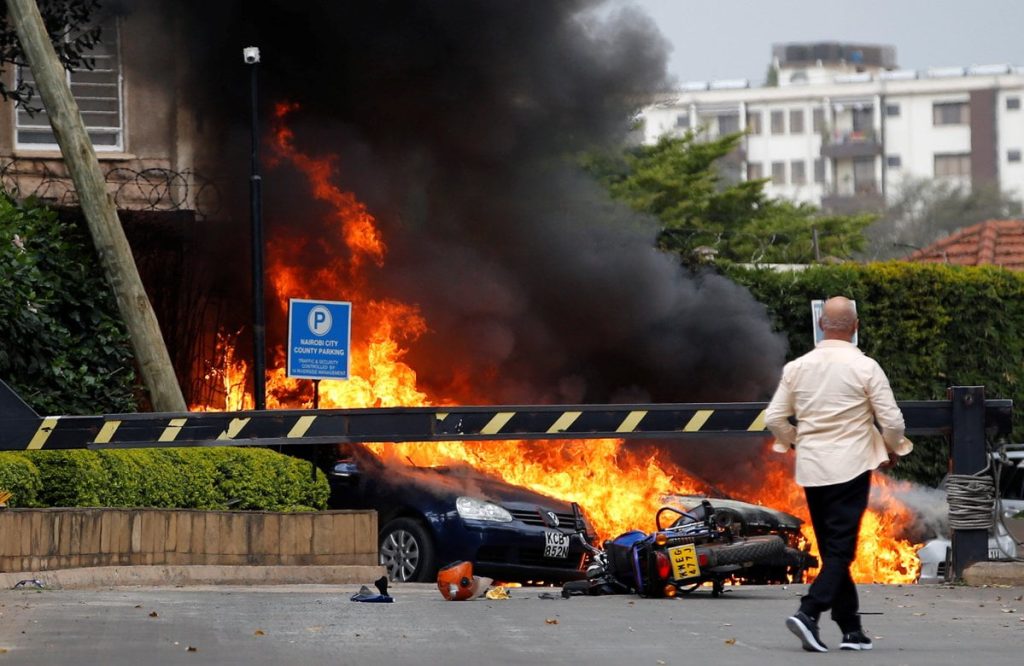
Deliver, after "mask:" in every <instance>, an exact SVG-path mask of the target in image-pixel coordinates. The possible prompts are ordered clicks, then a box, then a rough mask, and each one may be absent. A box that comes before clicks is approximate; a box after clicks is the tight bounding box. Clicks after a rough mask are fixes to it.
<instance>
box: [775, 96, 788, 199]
mask: <svg viewBox="0 0 1024 666" xmlns="http://www.w3.org/2000/svg"><path fill="white" fill-rule="evenodd" d="M779 113H782V112H781V111H780V112H779ZM785 184H786V163H785V162H772V185H785Z"/></svg>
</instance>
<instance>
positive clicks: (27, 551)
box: [0, 509, 377, 571]
mask: <svg viewBox="0 0 1024 666" xmlns="http://www.w3.org/2000/svg"><path fill="white" fill-rule="evenodd" d="M159 564H170V565H195V564H218V565H266V566H270V565H330V564H358V565H376V564H377V513H376V512H374V511H321V512H316V513H270V512H263V511H191V510H170V509H6V510H3V511H0V571H45V570H48V569H67V568H75V567H96V566H113V565H159Z"/></svg>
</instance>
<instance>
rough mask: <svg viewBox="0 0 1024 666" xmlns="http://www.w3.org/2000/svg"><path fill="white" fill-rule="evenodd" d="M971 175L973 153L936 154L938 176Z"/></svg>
mask: <svg viewBox="0 0 1024 666" xmlns="http://www.w3.org/2000/svg"><path fill="white" fill-rule="evenodd" d="M970 175H971V154H970V153H950V154H938V153H937V154H936V155H935V177H936V178H962V177H965V176H966V177H970Z"/></svg>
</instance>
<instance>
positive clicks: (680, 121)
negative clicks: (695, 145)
mask: <svg viewBox="0 0 1024 666" xmlns="http://www.w3.org/2000/svg"><path fill="white" fill-rule="evenodd" d="M676 127H679V128H682V129H689V128H690V114H688V113H680V114H679V115H678V116H676Z"/></svg>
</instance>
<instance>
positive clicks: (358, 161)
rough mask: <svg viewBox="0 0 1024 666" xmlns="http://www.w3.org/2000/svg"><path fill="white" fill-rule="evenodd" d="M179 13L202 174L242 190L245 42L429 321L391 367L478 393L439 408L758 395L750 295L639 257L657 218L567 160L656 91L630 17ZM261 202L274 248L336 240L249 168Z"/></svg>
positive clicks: (757, 339)
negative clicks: (205, 168) (633, 208)
mask: <svg viewBox="0 0 1024 666" xmlns="http://www.w3.org/2000/svg"><path fill="white" fill-rule="evenodd" d="M179 4H180V7H181V11H182V17H181V21H182V25H183V26H184V27H185V29H184V30H183V33H184V34H185V35H186V37H187V39H188V40H189V43H188V56H187V57H188V58H189V59H190V62H191V66H192V70H193V72H194V75H195V79H194V81H195V84H194V88H193V90H192V97H191V99H188V100H183V103H188V104H190V105H191V106H192V107H193V108H194V113H195V116H196V118H197V119H198V120H199V121H200V122H201V123H203V126H204V127H205V128H206V132H207V137H208V141H207V148H208V149H209V150H208V151H207V152H208V153H209V155H211V156H213V161H214V162H215V163H216V167H217V168H218V169H220V170H222V171H224V172H233V173H236V174H239V182H241V183H243V184H244V182H245V181H244V176H243V175H242V174H246V173H247V163H246V160H247V158H248V152H247V151H248V144H247V141H248V134H247V133H248V127H249V124H248V123H249V116H248V98H247V95H248V93H249V87H248V83H249V79H248V72H247V70H246V69H245V67H246V66H245V65H244V64H243V63H242V58H241V49H242V48H243V47H245V46H250V45H256V46H259V47H260V49H261V52H262V63H261V64H260V85H261V99H262V102H263V104H262V108H261V112H262V113H263V117H264V118H266V116H267V113H268V111H269V107H270V105H271V104H272V103H273V102H276V101H290V102H296V103H298V104H300V105H301V110H300V111H298V112H296V113H295V114H294V115H293V117H292V118H291V119H290V120H289V124H290V126H291V127H292V129H293V130H294V131H295V134H296V143H297V145H299V147H300V148H302V149H303V150H306V151H309V152H311V153H314V154H324V153H332V154H336V155H338V160H339V161H338V182H339V184H340V185H341V186H342V187H344V188H345V189H347V190H351V191H353V192H355V194H356V195H357V196H358V197H359V198H360V199H361V200H363V201H364V202H366V204H367V206H368V207H369V209H370V211H372V212H373V214H374V215H375V216H376V217H377V219H378V222H379V224H380V226H381V228H382V230H383V235H384V238H385V240H386V242H387V244H388V246H389V252H388V255H387V258H386V262H385V265H384V266H383V267H382V268H380V269H373V273H372V275H371V283H372V285H373V289H374V291H375V293H377V294H378V295H390V296H392V297H395V298H399V299H401V300H403V301H406V302H414V303H416V304H418V305H419V306H420V308H421V309H422V312H423V314H424V316H425V318H426V320H427V322H428V324H429V326H430V331H429V332H428V333H427V334H425V335H423V336H422V337H421V338H419V339H418V340H417V341H416V342H415V343H414V344H413V345H412V348H411V350H410V355H409V357H408V358H409V362H410V365H412V367H414V368H415V369H416V370H417V373H418V376H419V381H420V383H421V385H422V386H424V387H426V388H428V389H429V390H430V391H431V392H432V393H433V394H434V395H441V396H443V395H452V392H454V391H456V389H455V388H454V386H455V385H456V382H457V379H458V378H459V377H460V376H465V375H466V374H469V375H471V376H474V377H475V378H476V384H475V385H476V387H477V388H478V390H479V394H478V395H476V396H466V395H459V396H457V398H458V399H460V400H462V401H468V400H473V399H474V398H475V399H478V400H479V401H480V402H485V403H494V402H539V401H549V402H563V403H566V402H577V401H587V402H590V401H593V402H601V401H647V400H656V401H679V400H749V399H757V398H763V397H765V396H766V395H767V394H768V393H769V392H770V391H771V389H772V388H773V385H774V382H775V380H776V379H777V376H778V372H779V369H780V367H781V363H782V360H783V357H784V342H783V341H782V339H781V338H780V337H778V336H777V335H775V334H773V333H772V331H771V330H770V325H769V322H768V319H767V317H766V314H765V311H764V309H763V307H762V306H761V305H759V304H758V303H757V302H755V301H754V299H753V298H752V297H751V296H750V294H749V293H748V292H747V291H745V290H744V289H742V288H739V287H737V286H736V285H735V284H733V283H731V282H729V281H728V280H726V279H724V278H722V277H720V276H717V275H714V274H711V273H708V274H704V275H698V276H692V275H690V274H688V273H687V272H686V271H684V270H683V269H682V268H680V266H679V263H678V260H677V258H675V257H672V256H668V255H666V254H663V253H660V252H659V251H657V250H656V249H655V237H656V234H657V227H656V225H655V224H654V222H653V221H652V220H648V219H642V218H640V217H638V216H636V215H634V214H632V213H630V212H629V211H627V210H625V209H624V208H623V207H621V206H619V205H616V204H614V203H613V202H611V201H610V200H609V198H608V197H607V195H606V194H605V193H604V192H603V191H602V190H601V189H600V188H598V187H597V186H596V185H595V184H594V183H593V182H591V181H590V180H589V179H588V178H587V177H586V176H585V175H583V174H582V173H580V172H579V170H578V169H577V168H576V167H575V166H573V164H574V162H573V159H572V158H573V157H574V156H575V155H577V154H578V153H579V152H580V151H583V150H586V149H587V148H590V147H593V146H597V145H609V144H610V143H612V142H618V141H622V140H624V139H625V137H626V133H627V130H628V124H629V121H630V117H631V115H632V114H633V113H635V111H636V110H637V109H638V108H639V107H640V106H641V105H642V104H643V102H644V101H645V100H646V99H649V98H650V95H651V93H652V92H654V91H657V90H659V89H663V88H664V87H665V86H666V80H665V62H666V53H667V45H666V42H665V40H664V38H663V37H662V36H661V35H660V33H659V32H658V30H657V29H656V27H655V26H654V25H653V23H652V22H651V21H650V19H648V18H647V17H646V16H644V15H643V14H641V13H639V12H638V11H636V10H631V9H628V8H626V9H616V8H615V7H611V8H609V7H605V6H604V3H602V2H597V1H592V0H560V1H551V0H521V1H516V2H511V1H505V0H417V1H412V0H407V1H398V0H365V1H346V2H302V3H300V2H294V1H288V2H285V1H281V0H269V1H264V2H260V3H253V2H240V1H236V2H216V3H210V2H195V1H194V0H192V1H188V2H182V3H179ZM264 197H265V205H266V209H267V213H266V225H267V229H268V234H269V236H270V237H271V239H275V238H284V237H295V236H297V235H301V236H309V237H315V238H318V239H321V240H323V239H324V238H325V237H327V236H329V235H330V234H332V233H335V232H332V231H331V230H330V229H329V228H328V227H326V226H324V224H323V223H322V222H321V221H320V220H322V218H323V217H324V216H323V212H324V210H323V208H322V207H321V205H320V204H317V203H316V202H314V201H313V200H312V198H311V196H310V193H309V191H308V188H306V186H305V185H304V182H303V181H302V179H301V178H299V177H297V176H296V175H294V174H289V173H287V168H286V167H284V166H281V167H278V168H276V169H273V170H268V171H267V172H266V174H265V183H264ZM241 201H242V203H243V206H244V203H245V199H244V196H243V197H241ZM247 215H248V213H247V208H245V207H240V208H239V210H237V211H236V215H235V217H237V218H238V219H239V220H241V221H243V222H244V221H245V220H247ZM271 242H273V240H271ZM342 248H343V245H342V244H341V243H340V241H339V242H338V244H337V249H332V247H331V246H330V244H329V243H328V246H327V248H326V249H324V250H322V251H323V252H325V253H327V254H330V253H332V252H335V253H336V252H343V251H344V250H343V249H342ZM316 259H317V258H316V256H315V255H312V254H311V255H310V257H309V261H310V262H311V263H313V262H315V261H316ZM241 282H242V284H244V276H242V279H241ZM315 295H316V297H319V298H340V299H345V298H346V295H345V294H330V293H323V294H320V293H318V294H315ZM271 311H273V310H271ZM355 316H356V317H358V316H359V313H358V312H356V314H355ZM277 325H278V326H279V325H281V323H280V322H278V323H277ZM274 326H275V324H274V323H273V322H271V333H273V329H274ZM270 338H271V339H273V335H271V336H270Z"/></svg>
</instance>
